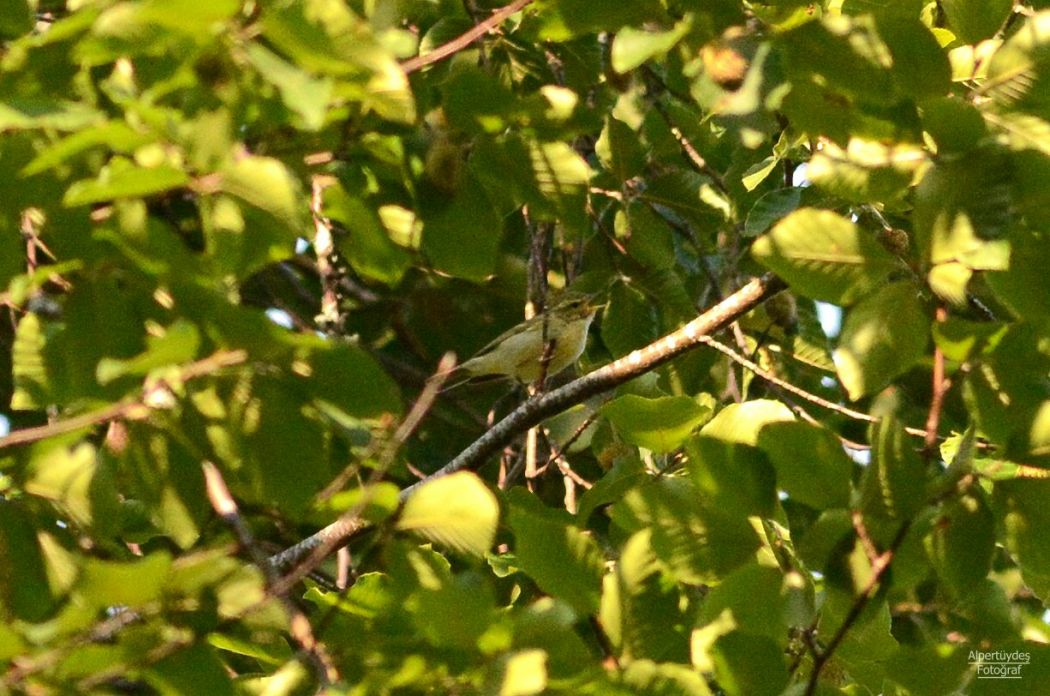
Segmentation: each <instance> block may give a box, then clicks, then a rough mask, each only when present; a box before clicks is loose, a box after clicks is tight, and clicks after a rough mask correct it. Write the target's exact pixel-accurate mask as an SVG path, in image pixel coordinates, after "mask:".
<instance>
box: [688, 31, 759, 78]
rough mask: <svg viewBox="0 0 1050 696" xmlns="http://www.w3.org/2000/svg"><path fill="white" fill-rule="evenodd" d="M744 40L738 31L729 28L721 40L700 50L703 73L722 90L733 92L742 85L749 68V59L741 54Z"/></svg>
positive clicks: (741, 33) (744, 37)
mask: <svg viewBox="0 0 1050 696" xmlns="http://www.w3.org/2000/svg"><path fill="white" fill-rule="evenodd" d="M746 40H747V39H746V36H745V35H744V34H743V32H742V31H741V30H740V29H737V28H730V29H729V30H727V31H726V32H725V34H723V35H722V37H721V38H719V39H716V40H714V41H712V42H710V43H708V44H706V45H705V46H704V47H703V48H701V49H700V60H702V61H703V63H704V71H705V72H706V73H707V74H708V75H709V76H710V77H711V79H712V80H713V81H714V83H715V84H717V85H718V86H719V87H721V88H722V89H724V90H727V91H730V92H734V91H736V90H738V89H740V86H741V85H743V84H744V78H745V77H746V76H747V69H748V68H749V67H750V66H751V60H750V58H748V57H747V56H746V55H744V53H743V52H742V51H743V50H744V46H745V42H746Z"/></svg>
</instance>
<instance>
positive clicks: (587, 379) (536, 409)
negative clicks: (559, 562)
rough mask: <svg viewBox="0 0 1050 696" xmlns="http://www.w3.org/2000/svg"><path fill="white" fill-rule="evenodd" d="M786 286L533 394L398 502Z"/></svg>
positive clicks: (281, 564)
mask: <svg viewBox="0 0 1050 696" xmlns="http://www.w3.org/2000/svg"><path fill="white" fill-rule="evenodd" d="M785 287H786V286H785V284H784V281H782V280H781V279H780V278H778V277H776V276H774V275H772V274H767V275H764V276H762V277H760V278H755V279H753V280H752V281H751V282H750V283H748V284H747V285H745V286H744V287H742V288H741V289H740V290H737V291H736V292H735V293H733V294H732V295H730V296H729V297H727V298H726V299H724V300H722V301H721V302H719V303H718V304H717V305H715V306H714V307H712V308H710V309H709V310H707V311H706V312H704V313H703V314H701V315H700V316H698V317H697V318H696V319H693V320H692V321H691V322H689V323H688V324H686V325H685V326H683V327H682V328H681V329H679V330H677V331H675V332H673V333H670V334H667V335H666V336H664V337H663V338H661V339H659V340H657V341H655V342H654V343H650V344H649V345H648V346H646V347H645V348H640V349H638V350H636V351H633V352H632V353H630V354H629V355H626V356H624V357H622V358H620V359H619V360H615V361H613V362H611V363H609V364H608V365H605V366H603V367H600V368H598V369H597V370H594V371H593V372H590V373H588V374H586V375H584V376H583V377H580V378H579V379H576V380H573V381H572V382H569V383H568V384H566V385H565V386H562V387H559V388H558V389H555V390H553V391H549V392H546V393H544V394H540V395H537V396H535V397H532V398H531V399H529V400H527V401H525V402H524V403H523V404H521V405H520V406H518V407H517V408H516V409H514V410H513V411H511V413H510V414H508V415H507V416H506V417H505V418H504V419H503V420H501V421H500V422H499V423H496V424H495V425H494V426H492V427H491V428H489V430H488V431H486V432H485V434H484V435H482V436H481V437H480V438H478V439H477V440H475V441H474V443H473V444H471V445H470V446H469V447H467V448H466V449H465V450H463V451H462V452H460V454H459V455H458V456H457V457H456V458H455V459H453V460H452V461H450V462H449V463H448V464H446V465H445V466H444V467H442V468H441V469H440V470H438V471H436V472H434V473H433V474H431V475H430V476H428V477H427V478H425V479H423V480H422V481H419V482H418V483H414V484H412V485H411V486H408V487H407V488H405V489H403V490H402V491H401V495H400V500H401V502H402V503H403V502H404V501H405V500H407V499H408V497H409V496H410V495H412V493H414V492H415V490H416V489H417V488H419V487H420V486H422V485H424V484H425V483H426V482H427V481H431V480H433V479H435V478H438V477H441V476H447V475H449V474H452V473H455V472H457V471H462V470H465V469H476V468H478V467H480V466H481V465H482V464H483V463H485V462H486V461H488V459H489V457H491V456H492V455H494V454H496V453H497V452H498V451H499V450H500V449H501V448H502V447H503V446H504V445H506V444H507V443H508V442H510V441H511V440H512V439H513V438H514V437H515V436H517V435H518V434H520V433H522V432H524V431H526V430H528V429H529V428H531V427H532V426H534V425H538V424H539V423H541V422H543V421H544V420H546V419H547V418H550V417H551V416H553V415H555V414H558V413H561V412H562V411H564V410H565V409H567V408H569V407H570V406H573V405H575V404H578V403H580V402H582V401H584V400H586V399H588V398H589V397H591V396H595V395H596V394H601V393H602V392H606V391H609V390H610V389H613V388H614V387H616V386H618V385H620V384H623V383H624V382H626V381H628V380H630V379H633V378H635V377H638V376H639V375H642V374H644V373H646V372H649V371H650V370H653V369H655V368H656V367H659V366H660V365H663V364H664V363H666V362H668V361H669V360H672V359H673V358H676V357H678V356H679V355H682V354H683V353H685V352H687V351H690V350H692V349H694V348H696V347H697V346H700V345H704V342H703V340H702V339H703V337H704V336H706V335H708V334H712V333H715V332H717V331H720V330H722V329H724V328H725V327H726V326H728V325H729V324H730V323H732V322H733V321H736V320H737V319H739V318H740V317H741V316H743V315H744V314H746V313H747V312H749V311H751V310H752V309H754V308H755V307H757V306H758V305H760V304H762V302H764V301H766V300H767V299H769V298H770V297H772V296H773V295H775V294H777V293H778V292H780V291H781V290H783V289H784V288H785ZM368 526H369V523H368V522H367V521H366V520H364V519H361V518H360V517H352V518H342V519H339V520H337V521H336V522H334V523H332V524H330V525H329V526H327V527H325V528H324V529H321V530H320V531H318V532H317V533H315V534H313V535H311V536H309V537H307V538H306V539H303V540H302V541H300V542H299V543H298V544H295V545H294V546H291V547H289V548H287V549H285V550H284V551H282V552H280V553H278V554H276V555H274V556H271V557H270V563H271V564H273V566H275V567H276V568H285V567H288V566H289V565H294V564H296V563H298V562H299V561H300V560H301V559H303V558H304V557H306V556H308V555H310V554H311V553H312V552H313V550H314V549H316V548H317V547H319V546H322V545H324V546H327V547H329V548H332V549H334V548H337V547H338V546H341V545H343V544H345V543H346V542H347V541H348V540H349V539H350V538H351V537H353V536H354V535H355V534H357V533H359V532H361V531H363V530H364V529H366V528H367V527H368Z"/></svg>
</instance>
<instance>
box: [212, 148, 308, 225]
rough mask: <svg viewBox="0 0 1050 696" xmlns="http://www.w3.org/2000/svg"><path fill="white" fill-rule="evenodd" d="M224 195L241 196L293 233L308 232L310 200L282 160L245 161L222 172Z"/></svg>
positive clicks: (259, 159) (251, 159) (265, 158)
mask: <svg viewBox="0 0 1050 696" xmlns="http://www.w3.org/2000/svg"><path fill="white" fill-rule="evenodd" d="M220 186H221V188H222V190H223V191H225V192H227V193H230V194H233V195H234V196H237V197H238V198H240V199H241V200H243V201H245V202H247V203H250V204H251V205H253V206H254V207H256V208H258V209H259V210H261V211H263V212H265V213H266V214H268V215H269V216H271V217H272V218H273V219H274V220H276V221H278V222H279V223H281V224H283V225H284V226H286V227H287V228H288V229H289V231H294V232H295V233H297V234H301V233H302V231H303V230H304V229H306V225H305V222H306V219H307V218H306V213H307V206H306V198H305V197H304V196H303V195H302V192H301V188H300V186H299V182H298V181H296V179H295V177H294V176H292V173H291V172H290V171H289V170H288V168H287V167H286V166H285V165H284V163H283V162H281V161H280V160H277V159H274V158H272V157H256V156H251V157H245V158H243V159H240V160H237V161H236V162H235V163H234V164H232V165H231V166H229V167H227V168H226V169H224V170H223V171H222V180H221V183H220Z"/></svg>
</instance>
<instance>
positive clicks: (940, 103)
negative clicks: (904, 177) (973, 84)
mask: <svg viewBox="0 0 1050 696" xmlns="http://www.w3.org/2000/svg"><path fill="white" fill-rule="evenodd" d="M922 125H923V128H925V129H926V131H927V132H928V133H929V134H930V135H931V136H933V139H934V141H935V142H936V143H937V149H938V152H943V153H949V152H959V153H963V152H967V151H969V150H972V149H973V148H974V147H975V146H976V145H977V143H978V141H980V139H981V138H982V137H984V134H985V132H986V131H987V128H986V127H985V123H984V118H983V117H982V116H981V112H980V111H978V110H977V108H976V107H975V106H974V105H973V104H970V103H969V102H966V101H963V100H962V99H959V98H958V97H941V98H939V99H931V100H930V101H928V102H927V103H925V104H924V105H923V107H922Z"/></svg>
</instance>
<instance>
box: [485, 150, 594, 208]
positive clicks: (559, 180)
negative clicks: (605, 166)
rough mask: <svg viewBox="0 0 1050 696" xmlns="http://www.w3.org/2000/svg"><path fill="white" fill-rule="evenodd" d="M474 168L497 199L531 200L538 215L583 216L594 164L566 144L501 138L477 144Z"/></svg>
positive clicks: (529, 202)
mask: <svg viewBox="0 0 1050 696" xmlns="http://www.w3.org/2000/svg"><path fill="white" fill-rule="evenodd" d="M471 166H472V168H473V169H474V171H475V172H476V173H477V174H478V175H479V177H481V178H482V180H483V182H484V183H485V186H486V187H487V189H488V190H489V193H490V195H491V196H492V197H493V198H494V199H499V198H509V199H510V200H511V201H512V202H513V203H514V204H515V205H521V204H523V203H524V204H528V205H529V206H530V208H531V210H532V212H533V213H534V214H537V215H541V216H545V217H551V216H555V215H562V216H563V217H564V216H568V217H569V218H570V219H571V218H572V217H573V216H579V214H580V206H581V205H582V203H583V199H584V196H585V195H586V193H587V186H588V184H589V182H590V178H591V168H590V166H589V165H588V164H587V162H586V160H584V159H583V158H582V157H580V155H579V154H578V153H577V152H576V151H575V150H573V149H572V147H570V146H569V145H568V144H567V143H563V142H541V141H538V140H536V139H534V138H526V137H522V136H501V137H498V138H488V139H482V140H479V141H478V142H477V144H476V145H475V149H474V154H473V156H472V157H471Z"/></svg>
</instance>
